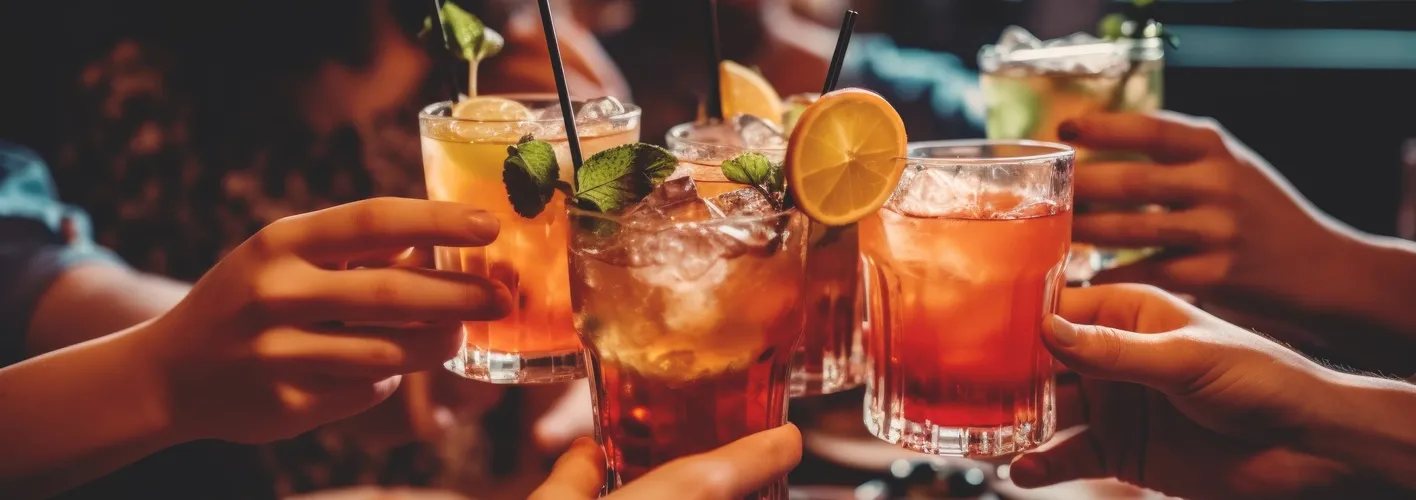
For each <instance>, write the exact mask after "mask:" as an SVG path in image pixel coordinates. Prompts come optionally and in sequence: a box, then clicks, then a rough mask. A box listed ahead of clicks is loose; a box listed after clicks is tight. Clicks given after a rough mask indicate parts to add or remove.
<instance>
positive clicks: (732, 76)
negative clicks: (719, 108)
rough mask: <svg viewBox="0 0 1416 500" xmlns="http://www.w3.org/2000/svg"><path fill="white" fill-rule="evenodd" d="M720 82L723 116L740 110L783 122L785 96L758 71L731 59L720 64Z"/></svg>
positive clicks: (737, 112)
mask: <svg viewBox="0 0 1416 500" xmlns="http://www.w3.org/2000/svg"><path fill="white" fill-rule="evenodd" d="M718 83H719V85H720V87H721V92H722V101H723V117H724V118H732V117H733V116H737V115H738V114H739V113H741V114H748V115H752V116H756V117H758V118H762V119H764V120H770V121H771V122H772V123H775V124H778V125H780V124H781V123H782V114H783V113H784V108H783V107H782V96H780V95H777V90H776V89H774V88H772V84H771V83H769V82H768V81H767V79H766V78H763V77H762V75H760V74H758V73H757V72H756V71H753V70H752V69H749V68H748V67H746V66H743V65H741V64H738V63H735V62H732V61H723V62H721V63H719V64H718Z"/></svg>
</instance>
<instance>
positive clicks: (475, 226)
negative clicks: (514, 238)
mask: <svg viewBox="0 0 1416 500" xmlns="http://www.w3.org/2000/svg"><path fill="white" fill-rule="evenodd" d="M469 218H470V219H471V220H472V236H476V237H478V238H480V239H484V240H487V241H494V240H496V239H497V234H499V233H501V221H499V220H497V216H495V215H492V214H490V213H487V212H473V213H472V215H471V216H470V217H469Z"/></svg>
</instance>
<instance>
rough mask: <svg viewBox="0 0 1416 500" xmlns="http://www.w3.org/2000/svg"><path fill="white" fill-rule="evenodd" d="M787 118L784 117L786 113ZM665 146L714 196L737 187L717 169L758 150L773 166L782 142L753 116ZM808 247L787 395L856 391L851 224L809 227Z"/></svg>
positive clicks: (697, 130) (707, 126)
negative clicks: (800, 328) (802, 328)
mask: <svg viewBox="0 0 1416 500" xmlns="http://www.w3.org/2000/svg"><path fill="white" fill-rule="evenodd" d="M812 97H814V96H804V95H803V96H792V98H790V99H789V102H788V105H787V106H786V107H787V108H788V109H799V108H801V107H802V106H804V105H805V104H806V103H809V102H810V101H811V98H812ZM787 118H791V117H790V116H788V117H787ZM664 140H665V142H666V143H667V144H668V146H669V151H671V152H673V153H674V155H675V156H677V157H678V158H679V160H680V161H682V162H683V163H684V165H686V166H688V167H690V168H691V169H692V172H693V179H694V180H695V181H697V182H698V190H699V192H700V193H703V194H704V195H705V196H714V195H718V194H721V193H724V192H727V191H730V190H734V189H738V188H740V187H742V185H741V184H735V183H732V182H729V181H728V180H727V179H726V178H725V177H724V176H723V173H722V169H721V165H722V163H723V162H724V161H727V160H729V159H731V158H732V157H734V156H737V155H739V154H741V153H744V152H748V151H753V152H758V153H762V154H763V155H764V156H766V157H767V158H768V159H769V160H771V161H772V162H780V161H782V157H783V156H784V155H786V148H787V145H786V140H785V138H783V137H782V136H781V135H780V133H776V134H773V133H772V132H770V129H769V128H767V125H764V124H763V123H762V121H761V120H757V119H754V118H753V117H733V118H732V119H730V122H729V123H683V124H679V125H677V126H675V127H673V128H671V129H669V133H668V135H667V137H665V139H664ZM809 232H810V235H809V237H808V240H809V241H808V244H807V260H806V266H807V272H806V277H807V282H806V292H805V293H804V294H803V295H802V297H803V300H804V301H805V302H806V304H805V308H806V332H805V334H804V335H803V337H802V342H801V346H800V347H798V348H797V350H796V355H795V359H794V361H793V362H792V383H791V387H790V388H789V389H788V392H789V393H790V394H791V396H793V397H797V396H807V395H813V394H830V393H833V392H838V391H842V390H846V389H851V388H854V387H858V386H859V385H860V384H861V381H862V377H863V375H864V373H863V369H864V350H863V347H862V346H861V337H860V316H861V312H862V311H861V309H862V307H863V303H862V302H861V301H860V293H859V285H858V283H857V281H858V280H857V277H858V276H859V271H860V263H859V257H858V255H859V247H858V242H857V237H856V234H857V229H856V225H855V224H851V225H848V226H842V227H828V226H826V225H823V224H818V223H815V222H813V223H811V227H810V229H809Z"/></svg>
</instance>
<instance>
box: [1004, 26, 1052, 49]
mask: <svg viewBox="0 0 1416 500" xmlns="http://www.w3.org/2000/svg"><path fill="white" fill-rule="evenodd" d="M1041 46H1042V40H1038V39H1037V37H1036V36H1033V34H1032V32H1030V31H1028V30H1027V29H1025V28H1023V27H1022V26H1009V27H1007V28H1003V34H1002V35H999V36H998V45H997V47H998V51H999V52H1003V53H1008V52H1011V51H1014V50H1017V49H1036V48H1038V47H1041Z"/></svg>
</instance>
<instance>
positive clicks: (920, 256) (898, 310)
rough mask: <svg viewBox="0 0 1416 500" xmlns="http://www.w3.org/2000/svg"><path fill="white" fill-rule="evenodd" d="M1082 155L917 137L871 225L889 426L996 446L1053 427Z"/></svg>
mask: <svg viewBox="0 0 1416 500" xmlns="http://www.w3.org/2000/svg"><path fill="white" fill-rule="evenodd" d="M1073 155H1074V152H1073V150H1072V148H1071V147H1069V146H1066V145H1063V144H1057V143H1046V142H1037V141H1026V140H1017V141H1004V140H974V141H941V142H933V143H918V144H911V145H910V149H909V160H908V166H907V167H906V169H905V173H904V175H903V177H902V178H901V180H900V182H899V186H898V187H897V188H896V189H895V193H894V196H893V197H892V198H891V199H890V201H889V202H888V203H887V204H886V205H885V207H884V208H883V209H881V210H880V211H879V212H878V213H876V214H874V215H872V216H870V217H867V218H866V219H865V220H863V221H861V224H860V239H861V256H862V259H863V260H864V261H865V272H866V273H867V275H868V279H867V281H868V283H869V289H868V292H867V293H868V299H867V300H868V302H869V304H870V305H869V308H870V319H871V332H870V338H869V340H868V343H869V348H868V350H869V360H870V361H869V364H870V377H869V379H868V382H867V385H868V389H867V391H866V408H865V413H866V426H867V428H869V430H870V431H871V432H872V433H874V434H875V435H876V436H877V437H879V438H881V439H884V440H886V441H889V442H892V443H897V444H900V445H901V446H903V447H905V448H907V449H910V450H914V451H918V452H921V453H929V454H935V455H949V456H964V457H996V456H1003V455H1010V454H1013V453H1017V452H1021V451H1024V450H1028V449H1031V448H1033V447H1036V446H1038V445H1039V444H1041V443H1043V442H1045V441H1047V440H1048V439H1049V438H1050V437H1051V436H1052V433H1053V430H1054V428H1055V426H1056V423H1055V414H1056V412H1055V409H1054V406H1053V404H1054V403H1053V398H1054V396H1053V393H1054V387H1053V384H1054V377H1053V365H1052V357H1051V356H1050V355H1049V354H1048V352H1047V351H1046V349H1045V348H1044V347H1043V345H1042V342H1041V338H1040V336H1039V330H1040V328H1041V326H1042V322H1043V321H1044V320H1045V318H1047V317H1048V316H1049V315H1051V314H1052V313H1053V312H1054V311H1055V310H1056V308H1057V301H1058V297H1059V292H1060V291H1061V289H1062V288H1063V286H1064V267H1065V264H1066V260H1067V252H1068V246H1069V241H1070V239H1071V228H1072V162H1073Z"/></svg>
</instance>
